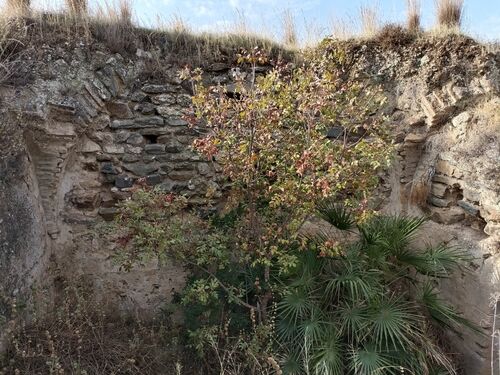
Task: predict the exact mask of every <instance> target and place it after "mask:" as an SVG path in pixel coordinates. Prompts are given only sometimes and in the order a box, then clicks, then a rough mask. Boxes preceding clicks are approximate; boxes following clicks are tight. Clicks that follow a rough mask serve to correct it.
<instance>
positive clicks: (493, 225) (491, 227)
mask: <svg viewBox="0 0 500 375" xmlns="http://www.w3.org/2000/svg"><path fill="white" fill-rule="evenodd" d="M484 233H486V234H487V235H488V236H491V237H500V223H497V222H493V221H490V222H489V223H488V224H486V226H485V227H484Z"/></svg>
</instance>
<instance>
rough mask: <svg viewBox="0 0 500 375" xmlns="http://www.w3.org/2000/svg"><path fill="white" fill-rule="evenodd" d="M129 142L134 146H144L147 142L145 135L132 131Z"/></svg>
mask: <svg viewBox="0 0 500 375" xmlns="http://www.w3.org/2000/svg"><path fill="white" fill-rule="evenodd" d="M127 143H128V144H129V145H132V146H142V145H144V143H146V140H145V139H144V137H143V136H142V135H141V134H139V133H132V134H130V136H129V137H128V138H127Z"/></svg>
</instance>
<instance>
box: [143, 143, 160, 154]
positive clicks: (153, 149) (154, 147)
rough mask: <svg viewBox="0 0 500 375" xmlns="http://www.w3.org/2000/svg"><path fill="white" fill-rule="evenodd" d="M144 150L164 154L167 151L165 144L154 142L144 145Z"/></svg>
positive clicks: (149, 152)
mask: <svg viewBox="0 0 500 375" xmlns="http://www.w3.org/2000/svg"><path fill="white" fill-rule="evenodd" d="M144 151H146V152H147V153H148V154H163V153H164V152H165V145H164V144H160V143H153V144H148V145H146V146H144Z"/></svg>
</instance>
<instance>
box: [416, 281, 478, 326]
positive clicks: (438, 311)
mask: <svg viewBox="0 0 500 375" xmlns="http://www.w3.org/2000/svg"><path fill="white" fill-rule="evenodd" d="M419 299H420V302H421V303H422V305H423V306H424V307H425V309H426V310H427V313H428V314H429V316H430V317H431V318H432V319H433V320H434V321H435V323H437V324H438V325H439V326H441V327H446V328H449V329H451V330H453V331H455V332H457V331H458V328H459V327H461V326H465V327H468V328H469V329H471V330H473V331H475V332H477V333H480V334H484V332H483V331H482V330H481V328H480V327H479V326H477V325H476V324H474V323H472V322H471V321H470V320H468V319H466V318H464V317H463V316H462V314H460V313H459V312H458V311H457V310H456V309H455V308H454V307H453V306H451V305H449V304H447V303H446V302H444V301H443V300H441V299H440V298H439V295H438V293H437V291H436V290H435V289H434V287H433V286H432V285H431V284H430V283H426V284H424V285H423V287H422V291H421V293H420V298H419Z"/></svg>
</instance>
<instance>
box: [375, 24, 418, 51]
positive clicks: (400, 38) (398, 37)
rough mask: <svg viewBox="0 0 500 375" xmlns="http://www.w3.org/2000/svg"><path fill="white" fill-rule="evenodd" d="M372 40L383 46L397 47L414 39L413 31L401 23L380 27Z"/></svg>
mask: <svg viewBox="0 0 500 375" xmlns="http://www.w3.org/2000/svg"><path fill="white" fill-rule="evenodd" d="M374 40H375V41H376V42H377V44H379V45H380V46H382V47H384V48H397V47H402V46H406V45H408V44H410V43H412V42H413V41H414V40H415V33H412V32H410V31H408V30H407V29H405V28H404V27H402V26H401V25H396V24H388V25H385V26H384V27H383V28H382V29H380V31H379V32H378V33H377V35H376V36H375V37H374Z"/></svg>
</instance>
